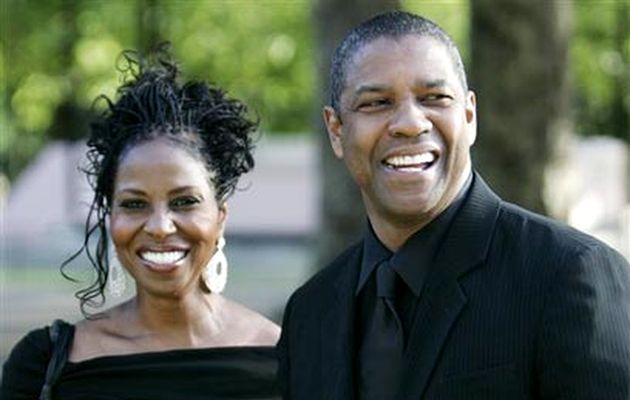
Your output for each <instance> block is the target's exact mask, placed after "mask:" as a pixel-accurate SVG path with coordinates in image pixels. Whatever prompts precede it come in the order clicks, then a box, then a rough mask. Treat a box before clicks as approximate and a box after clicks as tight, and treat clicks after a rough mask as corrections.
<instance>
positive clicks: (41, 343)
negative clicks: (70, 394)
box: [0, 328, 51, 400]
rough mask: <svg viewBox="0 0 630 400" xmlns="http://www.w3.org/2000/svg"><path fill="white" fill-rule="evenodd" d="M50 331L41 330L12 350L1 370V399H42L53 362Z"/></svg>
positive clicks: (32, 333)
mask: <svg viewBox="0 0 630 400" xmlns="http://www.w3.org/2000/svg"><path fill="white" fill-rule="evenodd" d="M50 346H51V345H50V340H49V339H48V329H46V328H44V329H38V330H35V331H32V332H30V333H29V334H27V335H26V336H24V338H22V339H21V340H20V341H19V342H18V343H17V344H16V345H15V347H14V348H13V350H12V351H11V354H10V355H9V358H8V359H7V361H6V363H5V364H4V367H3V369H2V383H1V384H0V399H3V400H33V399H37V398H38V397H39V393H40V391H41V389H42V386H43V385H44V376H45V371H46V366H47V365H48V360H49V359H50V350H51V349H50Z"/></svg>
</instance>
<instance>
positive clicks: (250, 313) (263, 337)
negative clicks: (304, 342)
mask: <svg viewBox="0 0 630 400" xmlns="http://www.w3.org/2000/svg"><path fill="white" fill-rule="evenodd" d="M224 302H225V311H226V313H227V314H228V315H227V317H228V318H229V320H230V321H232V322H231V323H230V324H229V327H230V330H233V332H232V333H233V334H235V337H239V338H240V341H241V342H242V343H241V345H243V346H275V344H276V343H277V342H278V339H279V338H280V326H278V324H276V323H275V322H273V321H272V320H270V319H269V318H267V317H265V316H264V315H262V314H261V313H259V312H257V311H254V310H252V309H250V308H248V307H246V306H244V305H242V304H240V303H237V302H235V301H233V300H229V299H225V298H224Z"/></svg>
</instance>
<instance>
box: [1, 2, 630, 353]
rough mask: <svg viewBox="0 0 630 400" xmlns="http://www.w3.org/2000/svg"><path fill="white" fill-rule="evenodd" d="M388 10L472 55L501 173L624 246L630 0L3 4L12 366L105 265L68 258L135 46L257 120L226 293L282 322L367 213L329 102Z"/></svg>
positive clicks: (482, 147) (486, 148)
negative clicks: (88, 144) (359, 27)
mask: <svg viewBox="0 0 630 400" xmlns="http://www.w3.org/2000/svg"><path fill="white" fill-rule="evenodd" d="M392 8H402V9H406V10H410V11H414V12H417V13H420V14H422V15H424V16H427V17H429V18H431V19H433V20H434V21H436V22H437V23H438V24H440V25H441V26H442V27H443V28H444V29H445V30H446V31H448V32H449V33H450V34H451V35H452V36H453V38H454V40H455V42H456V43H457V44H458V46H459V48H460V50H461V51H462V55H463V57H464V61H465V63H466V65H467V70H468V74H469V81H470V86H471V88H472V89H474V90H475V91H476V92H477V97H478V118H479V136H478V141H477V143H476V145H475V148H474V154H473V156H474V159H475V165H476V166H477V168H478V170H480V172H481V173H482V175H483V176H484V177H485V178H486V180H487V181H489V183H490V184H491V186H493V187H494V188H495V189H496V190H497V192H499V193H500V194H501V195H502V196H503V197H504V198H505V199H508V200H510V201H513V202H516V203H518V204H521V205H523V206H525V207H527V208H531V209H534V210H537V211H539V212H542V213H545V214H548V215H551V216H553V217H555V218H558V219H561V220H563V221H565V222H567V223H569V224H571V225H573V226H575V227H577V228H578V229H581V230H584V231H587V232H589V233H591V234H594V235H596V236H598V237H599V238H601V239H602V240H604V241H606V242H607V243H609V244H610V245H611V246H613V247H615V248H616V249H618V250H619V251H620V252H621V253H622V254H624V255H625V256H626V257H628V256H629V254H630V233H629V230H630V206H629V201H628V199H629V198H630V196H629V190H630V189H629V184H628V180H629V178H628V177H629V176H630V162H629V161H628V142H629V141H630V128H629V126H630V33H629V31H630V26H629V23H628V22H629V19H630V2H629V1H627V0H609V1H607V0H573V1H570V0H502V1H501V2H496V1H493V0H441V1H438V0H432V1H431V0H415V1H411V0H409V1H392V0H388V1H384V0H312V1H308V0H301V1H300V0H294V1H289V0H285V1H266V0H232V1H220V0H179V1H167V0H136V1H128V0H109V1H95V0H89V1H88V0H83V1H79V0H76V1H62V0H50V1H34V0H0V12H1V21H0V22H1V23H0V25H1V27H0V29H1V41H0V49H1V52H0V57H1V58H0V103H1V105H2V107H1V108H0V121H1V122H0V168H1V169H0V362H3V360H4V359H5V358H6V356H7V354H8V351H9V350H10V348H11V347H12V346H13V345H14V343H15V342H16V340H18V339H19V338H20V337H21V336H22V335H24V334H25V333H26V332H27V331H28V330H30V329H33V328H36V327H40V326H43V325H45V324H49V323H50V322H51V321H52V320H53V319H54V318H60V317H61V318H64V319H66V320H68V321H76V320H77V319H79V318H81V315H80V312H79V308H78V302H77V301H76V300H75V299H74V297H73V293H74V292H75V291H76V290H78V289H80V288H81V287H84V286H86V285H87V283H89V282H90V280H91V279H93V275H92V274H91V269H90V268H89V266H88V263H87V261H86V260H85V259H84V258H79V259H78V260H76V261H75V262H74V263H72V264H71V266H70V268H69V272H71V273H72V274H73V275H74V276H75V277H77V278H78V279H79V280H80V281H82V282H78V283H71V282H68V281H67V280H64V279H63V278H62V277H61V276H60V274H59V265H60V263H61V262H62V261H63V260H64V259H65V258H67V257H68V256H69V255H71V254H72V253H73V252H74V251H76V250H77V249H78V248H79V247H80V245H81V243H82V240H83V229H84V226H83V223H84V219H85V216H86V212H87V204H89V202H90V189H89V187H88V186H87V184H86V182H85V179H84V177H83V176H82V174H81V173H80V172H79V170H78V166H80V165H82V163H83V162H84V159H83V156H84V152H85V144H84V139H85V137H86V135H87V133H88V131H89V121H90V119H91V118H92V117H93V115H94V113H96V112H98V111H99V108H98V106H97V107H94V106H93V104H92V103H93V100H94V98H95V97H96V96H98V95H100V94H106V95H108V96H110V97H114V96H115V88H116V87H117V86H118V85H119V84H120V82H121V75H120V74H119V73H118V72H117V70H116V66H117V60H118V56H119V54H120V52H121V51H122V50H124V49H139V50H141V51H143V50H146V49H148V48H150V47H151V46H153V45H155V44H156V43H159V42H161V41H164V40H168V41H170V42H171V43H172V52H173V54H174V56H175V58H176V59H177V60H179V61H180V63H181V66H182V69H183V72H184V77H185V78H186V79H201V80H207V81H210V82H213V83H216V84H218V85H219V86H221V87H223V88H225V89H227V90H228V91H229V92H230V94H231V95H233V96H235V97H238V98H240V99H242V100H244V101H245V102H246V103H248V104H249V105H250V107H251V109H252V110H254V111H255V112H256V113H257V114H258V115H259V116H260V117H261V120H262V128H261V137H260V139H259V141H258V143H257V149H256V153H255V155H256V163H257V165H256V168H255V170H254V171H253V172H252V173H250V174H248V175H246V176H245V177H244V178H243V179H242V180H241V182H240V185H239V187H240V188H241V189H243V190H239V191H238V192H237V193H236V194H235V196H234V197H233V198H232V200H231V201H230V214H229V220H228V227H227V246H226V253H227V256H228V258H229V260H230V274H231V275H230V279H229V282H228V287H227V289H226V295H227V296H230V297H232V298H235V299H237V300H239V301H241V302H243V303H245V304H247V305H248V306H250V307H252V308H254V309H257V310H259V311H261V312H262V313H264V314H266V315H267V316H269V317H270V318H272V319H274V320H276V321H280V319H281V315H282V309H283V306H284V303H285V302H286V300H287V298H288V296H289V295H290V293H291V292H292V291H293V290H294V289H295V288H296V287H297V286H299V285H300V284H301V283H303V282H304V281H305V280H306V279H307V278H308V277H309V276H311V275H312V274H313V273H315V272H316V271H317V270H318V269H319V268H321V267H322V266H324V265H325V264H326V263H327V262H328V261H330V260H331V259H332V258H333V257H334V255H335V254H337V253H338V252H339V251H340V250H341V249H342V248H345V247H346V246H347V245H349V244H351V243H352V242H353V241H355V240H357V239H358V238H359V237H360V236H361V234H362V231H363V229H364V228H365V216H364V215H363V210H362V207H361V205H360V204H361V201H360V197H359V194H358V192H357V190H356V188H355V185H354V184H353V183H352V182H351V181H350V179H349V177H348V176H347V174H346V172H345V168H344V167H343V165H342V164H341V163H340V162H338V161H336V160H334V159H333V157H332V153H331V151H330V150H329V146H328V143H327V138H326V136H325V131H324V128H323V125H322V122H321V117H320V115H321V111H320V110H321V106H322V104H324V103H325V102H326V100H325V99H327V96H328V92H327V87H328V77H327V71H328V65H329V60H330V55H331V54H332V51H333V48H334V46H335V45H336V44H337V43H338V41H339V39H340V38H341V37H342V36H343V35H344V34H345V32H347V30H348V29H349V27H351V26H354V25H356V24H357V23H358V22H360V21H362V20H364V19H366V18H368V17H370V16H372V15H374V14H375V13H377V12H379V11H383V10H388V9H392ZM128 283H131V282H130V281H128ZM128 286H130V285H128ZM131 294H132V293H131V289H129V290H128V291H127V293H126V296H130V295H131ZM118 301H120V299H109V298H108V299H107V305H112V304H115V303H116V302H118Z"/></svg>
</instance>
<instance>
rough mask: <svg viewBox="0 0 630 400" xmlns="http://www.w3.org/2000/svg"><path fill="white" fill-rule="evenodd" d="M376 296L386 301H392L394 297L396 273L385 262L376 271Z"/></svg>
mask: <svg viewBox="0 0 630 400" xmlns="http://www.w3.org/2000/svg"><path fill="white" fill-rule="evenodd" d="M376 295H377V296H378V297H384V298H386V299H393V298H394V296H395V295H396V271H394V269H393V268H392V266H391V264H390V263H389V262H387V261H385V262H382V263H381V265H379V266H378V269H377V270H376Z"/></svg>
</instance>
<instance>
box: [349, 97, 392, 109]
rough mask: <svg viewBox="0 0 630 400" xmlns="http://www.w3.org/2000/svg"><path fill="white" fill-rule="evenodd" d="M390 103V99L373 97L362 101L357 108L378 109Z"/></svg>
mask: <svg viewBox="0 0 630 400" xmlns="http://www.w3.org/2000/svg"><path fill="white" fill-rule="evenodd" d="M390 104H391V102H390V101H389V99H372V100H366V101H362V102H360V103H359V106H358V107H357V109H358V110H359V111H361V110H363V111H370V110H377V109H379V108H383V107H387V106H388V105H390Z"/></svg>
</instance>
